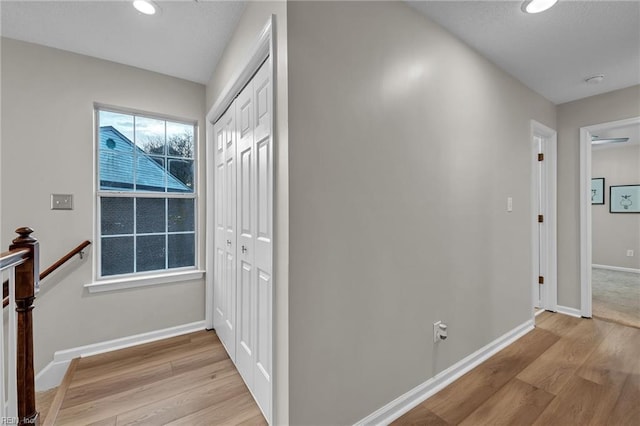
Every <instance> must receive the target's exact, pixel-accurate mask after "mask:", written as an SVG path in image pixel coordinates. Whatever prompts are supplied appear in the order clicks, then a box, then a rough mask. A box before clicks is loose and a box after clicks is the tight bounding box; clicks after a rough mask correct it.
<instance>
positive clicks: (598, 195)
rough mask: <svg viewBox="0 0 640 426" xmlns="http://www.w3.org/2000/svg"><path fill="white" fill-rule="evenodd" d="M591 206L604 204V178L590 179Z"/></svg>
mask: <svg viewBox="0 0 640 426" xmlns="http://www.w3.org/2000/svg"><path fill="white" fill-rule="evenodd" d="M591 204H604V178H593V179H591Z"/></svg>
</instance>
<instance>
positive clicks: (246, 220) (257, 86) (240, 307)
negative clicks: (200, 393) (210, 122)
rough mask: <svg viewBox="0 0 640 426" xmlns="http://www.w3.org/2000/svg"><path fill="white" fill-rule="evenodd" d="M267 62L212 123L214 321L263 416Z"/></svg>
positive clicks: (269, 162) (267, 342) (268, 235)
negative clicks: (213, 143)
mask: <svg viewBox="0 0 640 426" xmlns="http://www.w3.org/2000/svg"><path fill="white" fill-rule="evenodd" d="M268 63H269V61H267V62H265V64H263V65H262V67H261V68H260V69H259V70H258V72H257V73H256V74H255V76H254V77H253V79H252V80H251V81H250V82H249V84H247V86H246V87H245V88H244V89H243V90H242V92H240V94H239V95H238V97H237V98H236V100H235V101H234V102H233V104H232V105H231V107H229V110H228V111H227V112H226V113H225V114H224V115H223V116H222V118H221V119H220V120H219V121H218V122H217V123H216V124H215V125H214V134H215V140H216V144H217V145H216V149H217V151H216V200H215V202H216V209H215V214H216V219H215V224H216V225H215V226H216V246H215V248H216V269H215V281H214V299H215V300H214V307H215V312H214V327H215V328H216V331H217V332H218V335H219V336H220V340H222V342H223V343H224V345H225V347H226V348H227V352H229V355H230V356H231V359H232V360H233V361H234V363H235V364H236V367H237V368H238V371H239V372H240V374H241V376H242V378H243V379H244V381H245V383H246V384H247V387H248V388H249V389H250V390H251V392H252V394H253V396H254V398H255V399H256V402H257V403H258V405H259V406H260V408H261V409H262V411H263V413H264V415H265V417H266V419H267V420H268V421H270V420H271V388H272V384H271V380H272V378H271V377H272V376H271V369H272V366H271V338H272V321H271V317H272V287H273V283H272V275H273V274H272V266H271V264H272V246H273V217H272V215H273V189H272V188H273V147H272V138H271V114H272V102H273V101H272V89H271V76H270V71H269V67H268V65H267V64H268ZM234 119H235V121H234ZM234 143H235V146H234ZM221 266H222V267H221ZM234 320H235V321H234Z"/></svg>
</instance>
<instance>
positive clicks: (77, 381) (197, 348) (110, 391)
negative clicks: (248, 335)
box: [45, 331, 266, 426]
mask: <svg viewBox="0 0 640 426" xmlns="http://www.w3.org/2000/svg"><path fill="white" fill-rule="evenodd" d="M45 420H49V419H45ZM55 424H56V425H89V424H91V425H111V426H113V425H130V424H146V425H165V424H170V425H240V424H246V425H265V424H266V422H265V420H264V418H263V417H262V414H261V412H260V409H259V408H258V406H257V405H256V403H255V402H254V400H253V398H252V397H251V394H250V393H249V390H248V389H247V387H246V386H245V384H244V382H243V381H242V378H241V377H240V375H239V374H238V372H237V371H236V369H235V367H234V365H233V363H232V362H231V360H230V359H229V357H228V356H227V353H226V352H225V350H224V348H223V347H222V344H221V343H220V340H219V339H218V337H217V336H216V334H215V333H214V332H204V331H203V332H198V333H193V334H188V335H184V336H179V337H174V338H171V339H167V340H163V341H159V342H154V343H149V344H146V345H141V346H136V347H133V348H129V349H124V350H120V351H117V352H110V353H107V354H102V355H96V356H92V357H88V358H82V359H80V360H79V362H78V363H77V366H76V369H75V372H74V373H73V377H71V381H70V386H69V388H68V390H67V392H66V395H65V398H64V400H63V402H62V405H61V408H60V411H59V414H58V416H57V419H56V421H55Z"/></svg>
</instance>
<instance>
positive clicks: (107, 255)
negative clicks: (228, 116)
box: [96, 108, 196, 278]
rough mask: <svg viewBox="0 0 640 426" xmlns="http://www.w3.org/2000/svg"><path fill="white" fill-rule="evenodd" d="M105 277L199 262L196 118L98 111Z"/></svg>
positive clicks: (100, 269) (101, 247)
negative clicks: (175, 119)
mask: <svg viewBox="0 0 640 426" xmlns="http://www.w3.org/2000/svg"><path fill="white" fill-rule="evenodd" d="M96 126H97V129H96V134H97V144H98V191H97V196H98V207H97V211H98V224H99V225H98V232H99V241H100V245H99V255H98V259H99V262H98V277H103V278H104V277H111V276H115V275H125V274H136V273H149V272H152V271H156V272H158V271H166V270H173V269H176V268H193V267H195V257H196V253H195V252H196V250H195V247H196V238H195V230H196V229H195V227H196V193H195V175H196V173H195V146H196V145H195V142H196V141H195V138H196V126H195V124H194V123H188V122H180V121H174V120H166V119H163V118H158V117H153V116H150V115H145V114H138V113H127V112H122V111H116V110H110V109H103V108H98V109H97V110H96Z"/></svg>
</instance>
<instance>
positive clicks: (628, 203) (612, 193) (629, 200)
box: [609, 185, 640, 213]
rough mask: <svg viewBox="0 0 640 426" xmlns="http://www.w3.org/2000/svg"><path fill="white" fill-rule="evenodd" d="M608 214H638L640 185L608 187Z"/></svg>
mask: <svg viewBox="0 0 640 426" xmlns="http://www.w3.org/2000/svg"><path fill="white" fill-rule="evenodd" d="M609 212H610V213H640V185H615V186H610V187H609Z"/></svg>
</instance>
